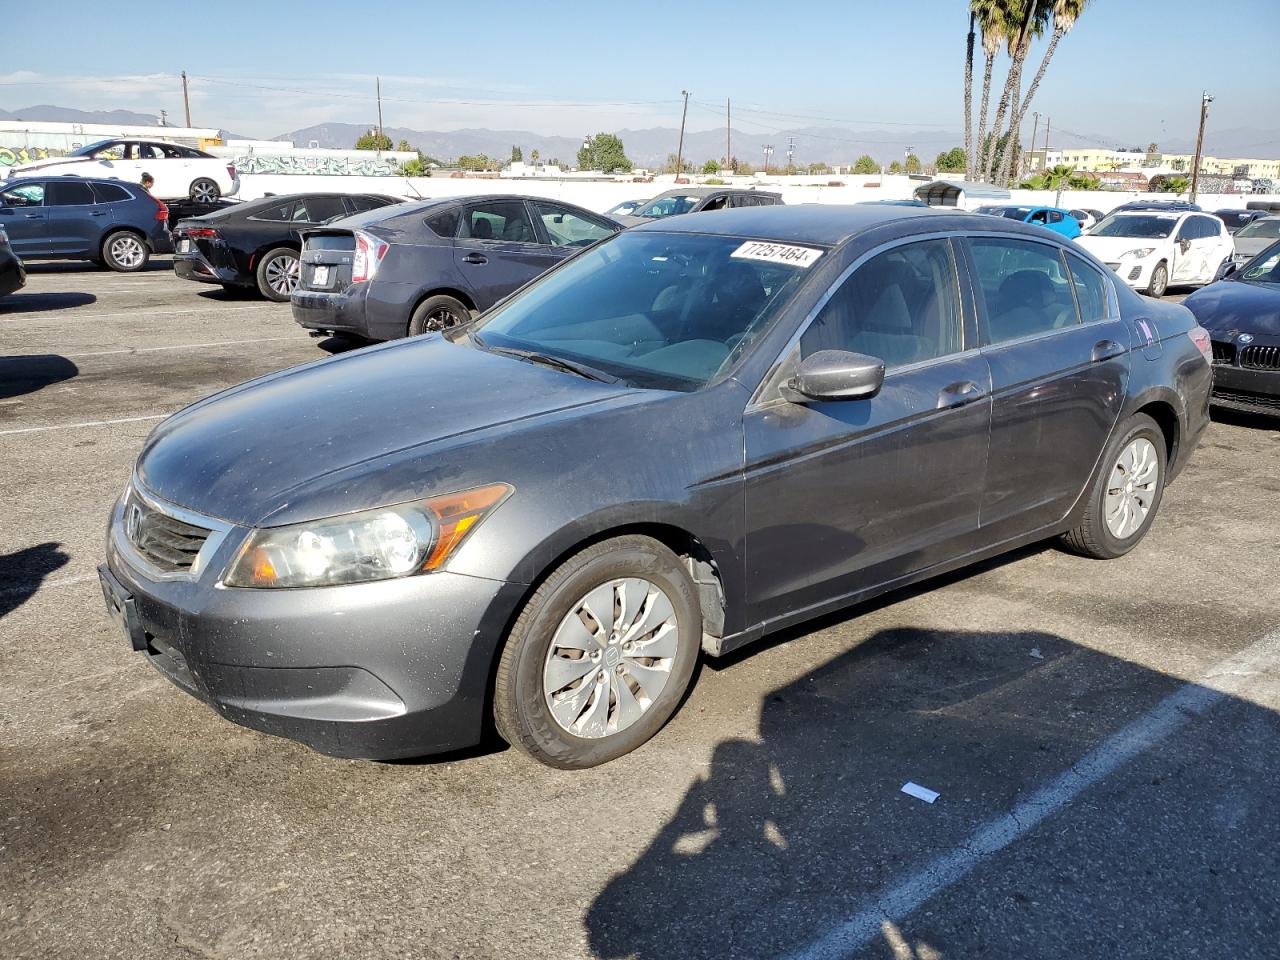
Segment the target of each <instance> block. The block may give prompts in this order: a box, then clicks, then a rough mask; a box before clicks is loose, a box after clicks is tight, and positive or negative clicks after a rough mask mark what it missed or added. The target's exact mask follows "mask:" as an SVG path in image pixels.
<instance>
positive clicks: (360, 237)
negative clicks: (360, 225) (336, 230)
mask: <svg viewBox="0 0 1280 960" xmlns="http://www.w3.org/2000/svg"><path fill="white" fill-rule="evenodd" d="M355 235H356V255H355V256H354V257H353V258H352V260H351V282H352V283H361V282H363V281H365V280H372V279H373V275H374V274H375V273H377V272H378V264H380V263H381V262H382V258H383V257H385V256H386V255H387V250H389V249H390V248H391V245H390V244H388V243H387V242H386V241H384V240H379V239H378V238H377V237H375V236H372V235H370V234H367V233H365V232H364V231H363V230H356V231H355Z"/></svg>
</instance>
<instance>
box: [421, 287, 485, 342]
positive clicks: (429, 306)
mask: <svg viewBox="0 0 1280 960" xmlns="http://www.w3.org/2000/svg"><path fill="white" fill-rule="evenodd" d="M470 319H471V311H470V310H468V309H467V307H466V304H464V303H463V302H462V301H460V300H456V299H454V298H453V297H450V296H446V295H445V294H437V295H436V296H434V297H427V299H425V300H423V301H422V302H421V303H420V304H418V308H417V309H416V310H414V311H413V316H412V317H410V318H409V336H411V337H416V336H417V335H418V334H420V333H431V332H433V331H438V330H448V329H449V328H450V327H456V326H457V325H458V324H460V323H466V322H467V321H468V320H470Z"/></svg>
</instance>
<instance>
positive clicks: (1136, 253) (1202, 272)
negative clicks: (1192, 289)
mask: <svg viewBox="0 0 1280 960" xmlns="http://www.w3.org/2000/svg"><path fill="white" fill-rule="evenodd" d="M1076 243H1078V244H1080V246H1082V247H1084V248H1085V249H1086V250H1088V251H1089V252H1090V253H1092V254H1093V255H1094V256H1095V257H1097V258H1098V259H1099V260H1101V261H1103V262H1104V263H1105V264H1106V265H1107V266H1108V267H1110V268H1111V269H1112V270H1114V271H1115V272H1116V273H1117V274H1118V275H1119V277H1120V279H1121V280H1123V281H1124V282H1125V283H1127V284H1128V285H1129V286H1131V287H1133V288H1134V289H1135V290H1139V291H1141V292H1143V293H1145V294H1147V295H1148V296H1151V297H1159V296H1161V295H1162V294H1163V293H1164V291H1165V288H1166V287H1168V286H1170V285H1171V284H1172V285H1174V286H1199V285H1201V284H1205V283H1212V282H1213V281H1214V280H1216V279H1217V278H1218V276H1219V275H1220V272H1221V270H1222V268H1223V266H1224V265H1225V264H1226V263H1228V262H1229V261H1230V260H1231V258H1232V256H1233V255H1234V253H1235V244H1234V243H1233V242H1232V240H1231V234H1229V233H1228V232H1227V227H1226V224H1224V223H1223V222H1222V221H1221V220H1219V219H1218V218H1217V217H1215V216H1213V215H1212V214H1209V213H1189V212H1182V211H1176V210H1117V211H1116V212H1115V213H1112V214H1110V215H1108V216H1106V217H1103V218H1102V219H1101V220H1100V221H1098V224H1097V226H1095V227H1094V228H1093V229H1092V230H1090V231H1089V232H1088V233H1087V234H1085V235H1084V236H1082V237H1080V238H1079V239H1077V240H1076Z"/></svg>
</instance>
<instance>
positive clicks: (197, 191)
mask: <svg viewBox="0 0 1280 960" xmlns="http://www.w3.org/2000/svg"><path fill="white" fill-rule="evenodd" d="M187 196H188V197H190V198H191V199H192V200H194V201H195V202H196V203H211V202H212V201H214V200H217V199H218V198H219V197H221V196H222V188H221V187H219V186H218V183H217V181H216V180H210V179H209V178H208V177H199V178H197V179H195V180H192V181H191V187H190V189H188V190H187Z"/></svg>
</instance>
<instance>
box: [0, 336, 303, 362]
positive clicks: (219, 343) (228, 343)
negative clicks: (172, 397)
mask: <svg viewBox="0 0 1280 960" xmlns="http://www.w3.org/2000/svg"><path fill="white" fill-rule="evenodd" d="M273 340H295V341H297V342H298V343H303V342H305V341H304V339H303V338H302V337H299V336H297V335H296V334H295V335H294V336H291V337H254V338H252V339H249V340H210V341H208V342H207V343H178V344H174V345H173V346H169V347H125V348H124V349H122V350H95V351H94V352H92V353H64V354H63V356H64V357H66V358H67V359H68V360H80V359H83V358H84V357H110V356H114V355H116V354H119V353H158V352H160V351H162V350H195V349H196V348H198V347H237V346H239V345H240V344H242V343H270V342H271V341H273ZM7 359H10V358H8V357H0V362H3V361H4V360H7ZM24 359H25V358H24Z"/></svg>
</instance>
